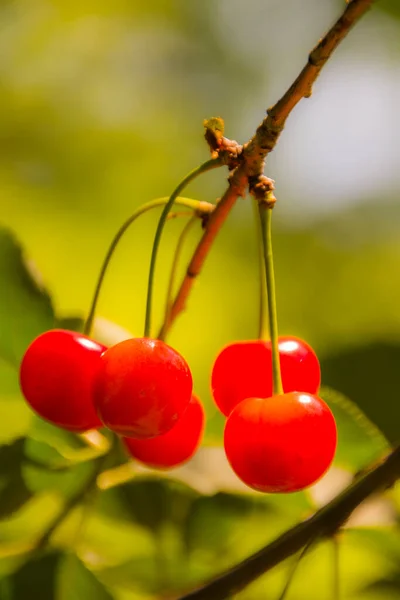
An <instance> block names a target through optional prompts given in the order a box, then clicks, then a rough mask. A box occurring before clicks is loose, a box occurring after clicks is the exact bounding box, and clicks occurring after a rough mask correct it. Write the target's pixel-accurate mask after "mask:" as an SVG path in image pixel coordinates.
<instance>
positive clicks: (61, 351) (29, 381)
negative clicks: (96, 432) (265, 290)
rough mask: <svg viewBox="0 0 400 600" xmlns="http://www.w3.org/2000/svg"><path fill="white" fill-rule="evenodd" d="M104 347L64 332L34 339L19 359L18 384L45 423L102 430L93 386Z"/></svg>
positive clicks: (73, 333) (51, 331)
mask: <svg viewBox="0 0 400 600" xmlns="http://www.w3.org/2000/svg"><path fill="white" fill-rule="evenodd" d="M104 350H106V346H103V345H102V344H98V343H97V342H95V341H94V340H91V339H90V338H88V337H86V336H85V335H81V334H80V333H75V332H73V331H67V330H64V329H52V330H50V331H46V332H45V333H42V334H41V335H39V337H37V338H36V339H35V340H34V341H33V342H32V343H31V345H30V346H29V348H28V349H27V351H26V352H25V355H24V357H23V359H22V363H21V368H20V384H21V389H22V392H23V394H24V396H25V399H26V401H27V402H28V404H29V405H30V406H31V408H32V409H33V410H34V411H35V412H36V413H37V414H38V415H40V416H41V417H42V418H43V419H46V421H49V422H50V423H53V425H57V426H58V427H62V428H63V429H68V430H70V431H87V430H88V429H94V428H97V427H101V426H102V423H101V421H100V420H99V417H98V416H97V413H96V410H95V407H94V403H93V397H92V385H93V379H94V376H95V373H96V371H97V369H98V367H99V365H100V356H101V354H102V352H104Z"/></svg>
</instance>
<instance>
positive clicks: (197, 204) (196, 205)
mask: <svg viewBox="0 0 400 600" xmlns="http://www.w3.org/2000/svg"><path fill="white" fill-rule="evenodd" d="M168 201H169V198H168V197H164V198H157V199H156V200H151V201H150V202H146V204H142V206H140V207H139V208H138V209H137V210H136V211H135V212H134V213H133V214H132V215H131V216H130V217H129V219H127V220H126V221H125V223H124V224H123V225H122V226H121V227H120V228H119V230H118V231H117V233H116V234H115V236H114V238H113V240H112V242H111V244H110V247H109V249H108V251H107V254H106V256H105V258H104V261H103V264H102V267H101V270H100V274H99V277H98V279H97V284H96V288H95V292H94V295H93V299H92V303H91V306H90V310H89V314H88V317H87V319H86V322H85V325H84V329H83V333H84V334H85V335H90V333H91V330H92V327H93V320H94V316H95V312H96V308H97V303H98V300H99V296H100V291H101V288H102V285H103V281H104V277H105V275H106V272H107V269H108V266H109V263H110V261H111V258H112V256H113V254H114V252H115V250H116V247H117V246H118V243H119V241H120V240H121V238H122V236H123V235H124V233H125V232H126V230H127V229H128V228H129V227H130V226H131V225H132V223H134V221H136V219H137V218H138V217H140V216H141V215H142V214H144V213H145V212H147V211H149V210H152V209H153V208H159V207H160V206H165V205H166V204H167V203H168ZM175 203H176V204H178V205H179V206H184V207H186V208H189V209H191V210H194V211H201V212H207V211H208V212H212V210H214V205H213V204H211V203H208V202H201V201H199V200H192V199H191V198H182V197H179V198H176V200H175Z"/></svg>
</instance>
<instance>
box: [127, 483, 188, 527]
mask: <svg viewBox="0 0 400 600" xmlns="http://www.w3.org/2000/svg"><path fill="white" fill-rule="evenodd" d="M118 489H119V490H120V494H121V498H122V499H123V502H124V505H125V507H126V509H127V510H128V511H129V514H130V517H131V518H132V519H133V521H134V522H136V523H140V525H142V526H143V527H147V528H148V529H149V530H151V531H152V532H153V533H155V534H157V532H158V531H159V530H160V529H161V528H162V527H163V526H164V525H165V524H170V523H174V524H175V525H177V526H179V525H181V523H182V520H183V519H184V518H185V516H186V511H187V509H188V505H190V504H191V503H192V502H193V500H194V499H195V498H196V497H198V494H197V493H196V492H195V491H194V490H192V489H191V488H189V487H187V486H185V485H182V484H178V483H175V482H174V481H168V480H163V479H141V478H137V479H136V480H134V481H132V482H130V483H127V484H126V485H123V486H121V487H120V488H118Z"/></svg>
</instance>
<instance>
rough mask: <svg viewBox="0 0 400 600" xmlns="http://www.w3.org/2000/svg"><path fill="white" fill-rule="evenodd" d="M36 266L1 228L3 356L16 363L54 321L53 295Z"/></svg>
mask: <svg viewBox="0 0 400 600" xmlns="http://www.w3.org/2000/svg"><path fill="white" fill-rule="evenodd" d="M28 265H29V266H28ZM33 269H34V267H33V266H32V264H30V263H27V262H26V259H25V256H24V253H23V250H22V248H21V246H20V244H19V243H18V242H17V240H16V239H15V237H14V235H13V234H12V233H11V232H10V231H9V230H7V229H5V228H0V281H1V287H2V293H1V295H0V357H2V358H3V359H4V360H6V361H9V362H10V363H11V364H13V365H17V364H18V362H19V360H20V359H21V357H22V355H23V353H24V352H25V350H26V348H27V346H28V345H29V343H30V342H31V341H32V340H33V339H34V338H35V337H36V336H37V335H39V334H40V333H41V332H42V331H45V330H46V329H50V328H51V327H52V326H53V322H54V314H53V307H52V304H51V300H50V297H49V295H48V293H47V292H46V290H45V289H44V288H43V286H42V284H41V283H39V282H38V277H37V275H36V274H35V275H34V274H33V273H34V271H33Z"/></svg>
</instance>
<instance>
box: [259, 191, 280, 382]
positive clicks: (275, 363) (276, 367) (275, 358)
mask: <svg viewBox="0 0 400 600" xmlns="http://www.w3.org/2000/svg"><path fill="white" fill-rule="evenodd" d="M259 213H260V220H261V230H262V241H263V251H264V266H265V281H266V286H267V298H268V317H269V330H270V334H271V346H272V381H273V392H274V394H283V387H282V377H281V365H280V362H279V348H278V318H277V310H276V296H275V275H274V259H273V255H272V234H271V222H272V208H270V207H268V205H267V204H265V203H263V202H261V203H260V204H259Z"/></svg>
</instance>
